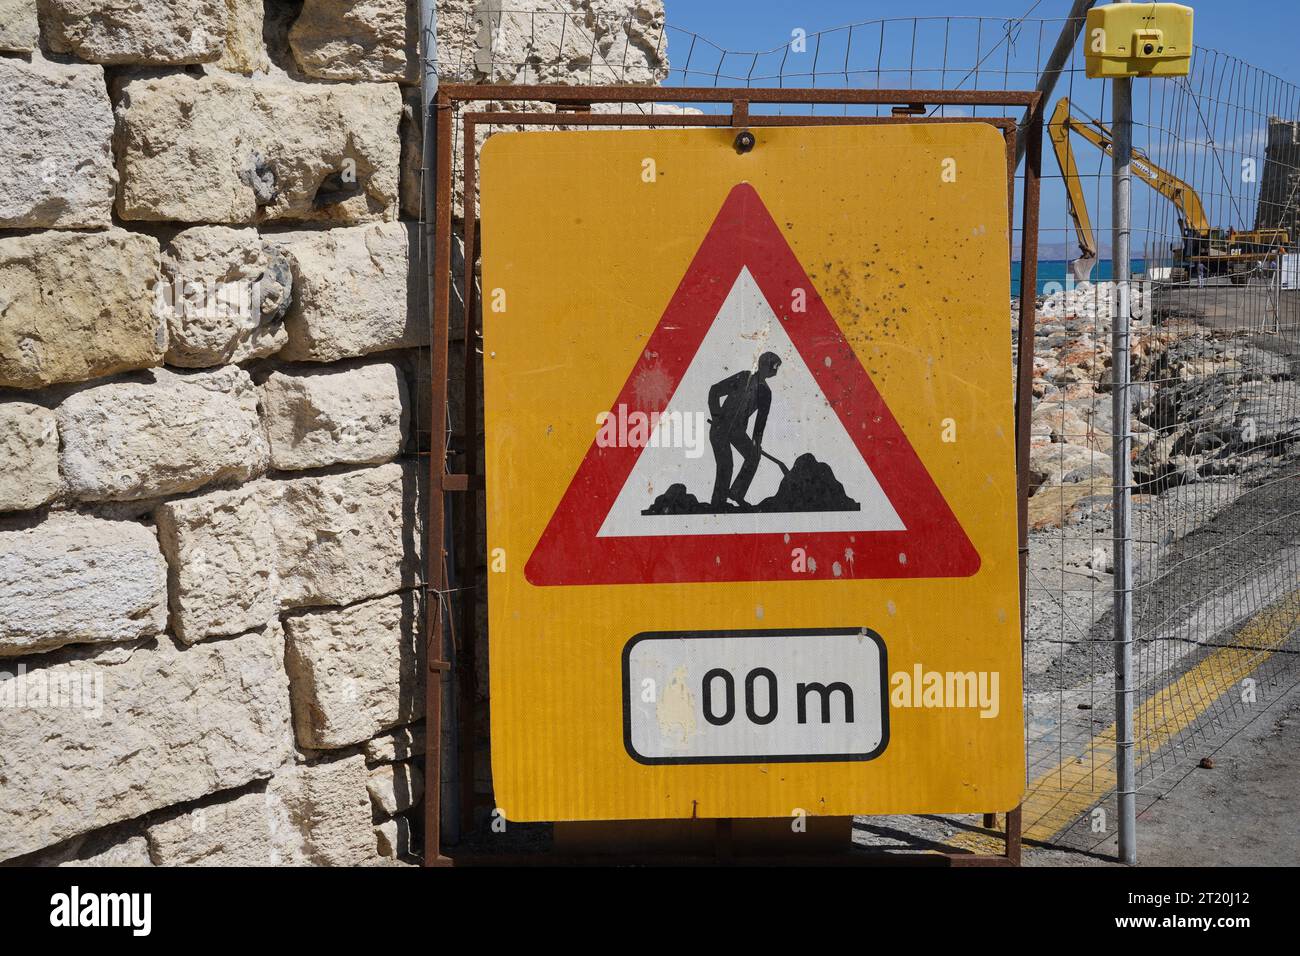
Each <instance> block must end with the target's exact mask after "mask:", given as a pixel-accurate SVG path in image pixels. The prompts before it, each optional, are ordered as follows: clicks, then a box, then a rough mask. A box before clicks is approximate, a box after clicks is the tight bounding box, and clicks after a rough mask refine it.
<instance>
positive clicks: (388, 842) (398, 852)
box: [375, 817, 414, 859]
mask: <svg viewBox="0 0 1300 956" xmlns="http://www.w3.org/2000/svg"><path fill="white" fill-rule="evenodd" d="M375 843H376V845H377V849H378V851H379V855H380V856H382V857H388V858H391V859H395V858H397V857H400V856H406V855H408V854H410V853H412V852H413V848H414V839H413V836H412V833H411V822H410V821H409V820H407V819H406V817H393V818H392V819H391V820H385V821H384V822H383V823H381V824H379V825H378V826H376V827H375Z"/></svg>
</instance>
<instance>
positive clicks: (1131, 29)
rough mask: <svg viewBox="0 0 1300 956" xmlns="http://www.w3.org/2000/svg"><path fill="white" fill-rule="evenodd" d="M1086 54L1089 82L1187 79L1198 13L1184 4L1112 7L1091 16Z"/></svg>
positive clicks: (1116, 4) (1089, 15)
mask: <svg viewBox="0 0 1300 956" xmlns="http://www.w3.org/2000/svg"><path fill="white" fill-rule="evenodd" d="M1084 54H1085V60H1086V63H1087V73H1088V78H1089V79H1099V78H1105V77H1117V76H1186V75H1187V74H1188V72H1189V70H1190V69H1191V63H1192V8H1191V7H1185V6H1183V5H1182V4H1181V3H1112V4H1108V5H1107V6H1104V7H1094V8H1093V9H1091V10H1089V11H1088V24H1087V30H1086V32H1085V34H1084Z"/></svg>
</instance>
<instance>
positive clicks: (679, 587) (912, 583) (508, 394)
mask: <svg viewBox="0 0 1300 956" xmlns="http://www.w3.org/2000/svg"><path fill="white" fill-rule="evenodd" d="M753 136H754V137H755V143H754V145H753V147H752V148H751V149H740V148H737V144H736V142H735V140H736V132H735V131H734V130H703V129H699V130H673V131H632V132H624V131H594V132H557V133H504V134H498V135H496V136H493V137H492V138H491V139H490V140H489V141H488V144H487V145H486V147H485V149H484V151H483V156H482V176H481V182H482V238H483V313H484V314H483V325H484V367H485V373H484V374H485V378H484V388H485V404H486V434H487V482H488V485H487V489H488V548H489V572H490V573H489V579H488V597H489V639H490V668H491V672H490V678H491V695H492V709H491V714H492V761H493V779H494V784H495V789H496V795H497V803H498V806H499V808H500V810H501V811H502V813H503V814H504V815H505V816H506V817H507V818H508V819H511V820H520V821H526V820H600V819H639V818H678V817H693V816H694V817H757V816H786V815H790V814H796V813H799V812H801V811H802V812H806V813H809V814H816V815H820V814H827V815H845V814H852V813H913V812H939V811H952V812H961V811H987V810H992V809H1007V808H1010V807H1012V806H1014V805H1015V804H1016V803H1017V801H1018V800H1019V797H1020V793H1021V791H1022V789H1023V785H1024V756H1023V728H1022V712H1021V660H1020V640H1019V613H1020V608H1019V598H1018V583H1017V559H1016V507H1015V474H1014V448H1013V422H1012V401H1011V374H1010V372H1011V363H1010V355H1009V348H1008V346H1009V341H1010V334H1009V324H1010V322H1009V312H1008V302H1009V297H1010V296H1009V292H1010V290H1009V275H1008V267H1007V250H1008V247H1009V242H1008V239H1009V237H1008V221H1007V193H1006V152H1005V143H1004V140H1003V139H1002V136H1001V134H1000V133H999V132H998V130H996V129H995V128H994V127H992V126H989V125H987V124H982V123H945V124H913V125H878V126H858V127H849V126H844V127H815V128H770V129H759V130H756V131H754V132H753Z"/></svg>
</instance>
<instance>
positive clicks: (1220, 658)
mask: <svg viewBox="0 0 1300 956" xmlns="http://www.w3.org/2000/svg"><path fill="white" fill-rule="evenodd" d="M1297 621H1300V590H1295V591H1292V592H1291V593H1290V594H1288V595H1287V596H1286V597H1284V598H1282V599H1281V600H1279V601H1276V602H1274V603H1273V604H1272V605H1270V606H1269V607H1267V608H1265V609H1264V610H1263V611H1260V612H1259V613H1258V614H1256V615H1255V616H1254V617H1253V618H1251V619H1250V620H1249V621H1248V622H1247V623H1246V624H1245V626H1244V627H1242V629H1241V630H1240V631H1238V632H1237V635H1236V637H1235V638H1234V643H1235V644H1239V645H1242V646H1241V647H1221V648H1218V649H1216V650H1215V651H1214V652H1213V653H1211V654H1209V655H1207V656H1206V658H1205V659H1204V660H1203V661H1201V662H1200V663H1199V664H1197V665H1196V666H1195V667H1193V668H1192V669H1191V670H1189V671H1188V672H1187V673H1186V674H1184V675H1183V676H1182V677H1180V678H1179V679H1178V680H1176V681H1174V682H1173V683H1172V684H1170V685H1168V686H1167V687H1163V688H1161V689H1160V690H1159V691H1157V692H1156V693H1155V694H1152V695H1151V696H1150V697H1148V698H1147V699H1146V700H1145V701H1144V702H1143V703H1142V706H1141V707H1139V708H1138V710H1137V712H1136V713H1135V714H1134V719H1133V725H1134V729H1135V734H1136V740H1135V744H1134V748H1133V749H1134V753H1135V759H1136V761H1137V765H1138V766H1139V767H1141V766H1142V765H1143V764H1144V763H1145V762H1146V761H1148V760H1149V759H1150V758H1151V757H1153V756H1155V754H1156V753H1158V752H1159V751H1160V749H1161V748H1162V747H1164V746H1165V745H1166V744H1168V743H1169V742H1171V741H1172V740H1173V739H1174V738H1175V737H1176V736H1177V735H1178V734H1179V733H1181V732H1182V731H1184V730H1186V729H1187V728H1188V727H1190V726H1191V725H1192V724H1193V723H1195V721H1196V720H1197V719H1198V718H1200V716H1201V715H1202V714H1203V713H1204V712H1205V711H1206V709H1208V708H1209V706H1210V705H1211V704H1213V703H1214V702H1215V701H1216V700H1218V699H1219V698H1220V697H1222V696H1223V695H1224V694H1226V693H1228V692H1229V691H1231V690H1233V689H1234V688H1236V687H1238V686H1239V685H1240V683H1241V681H1242V680H1244V679H1245V678H1247V677H1249V676H1250V675H1251V674H1252V673H1254V671H1255V670H1256V669H1257V668H1259V667H1260V666H1261V665H1262V664H1263V663H1264V662H1265V661H1267V660H1268V659H1269V658H1270V657H1272V656H1273V653H1274V651H1276V650H1277V648H1278V647H1279V646H1281V644H1282V643H1283V642H1284V641H1285V640H1286V639H1287V637H1288V636H1290V634H1291V632H1292V631H1294V630H1295V627H1296V623H1297ZM1115 785H1116V780H1115V725H1114V724H1111V725H1110V726H1109V727H1107V728H1106V729H1105V730H1103V731H1101V732H1100V733H1098V734H1097V735H1096V736H1095V737H1093V738H1092V740H1090V741H1089V742H1088V746H1087V747H1086V748H1084V751H1083V753H1081V754H1080V755H1079V756H1077V757H1069V758H1066V759H1065V760H1064V761H1062V762H1061V763H1060V764H1059V765H1058V766H1056V767H1054V768H1053V769H1051V770H1049V771H1048V772H1047V773H1045V774H1042V775H1041V776H1039V777H1038V778H1037V779H1035V780H1034V781H1033V783H1031V784H1030V785H1029V787H1028V788H1027V789H1026V792H1025V799H1024V802H1023V803H1022V808H1023V815H1022V821H1023V827H1024V829H1023V831H1022V837H1023V839H1025V840H1035V841H1039V842H1046V841H1048V840H1050V839H1051V838H1052V837H1054V836H1055V835H1056V834H1057V833H1059V832H1060V831H1061V830H1063V829H1065V828H1066V827H1067V826H1069V825H1070V824H1071V823H1073V822H1074V821H1075V820H1077V819H1078V818H1079V817H1081V816H1082V815H1083V814H1085V813H1087V812H1088V810H1089V809H1091V808H1092V806H1093V805H1094V804H1095V803H1097V801H1098V800H1100V799H1101V798H1102V797H1103V796H1105V795H1106V794H1107V793H1109V792H1110V791H1111V790H1114V789H1115ZM948 845H949V846H950V847H953V848H954V849H961V850H969V851H971V852H974V853H1000V852H1002V849H1003V841H1002V839H1001V838H1000V837H994V836H989V835H988V834H985V833H960V834H958V835H957V836H955V837H953V838H952V839H951V840H949V841H948Z"/></svg>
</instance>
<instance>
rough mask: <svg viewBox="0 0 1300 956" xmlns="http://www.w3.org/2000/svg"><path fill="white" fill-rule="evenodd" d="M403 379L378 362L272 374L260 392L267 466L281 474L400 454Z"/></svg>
mask: <svg viewBox="0 0 1300 956" xmlns="http://www.w3.org/2000/svg"><path fill="white" fill-rule="evenodd" d="M406 407H407V394H406V378H405V376H404V375H403V374H402V372H401V371H400V370H399V369H398V368H397V366H395V365H393V364H391V363H388V362H382V363H378V364H373V365H362V366H358V367H355V368H346V369H335V368H326V369H318V370H317V369H309V370H306V371H302V372H296V371H295V372H279V371H277V372H273V373H271V376H270V377H269V378H268V379H267V380H266V383H265V384H264V385H263V386H262V415H263V419H264V421H265V422H266V434H267V438H268V439H269V441H270V445H271V464H272V465H273V466H274V467H276V468H279V469H282V470H294V469H302V468H320V467H324V466H326V465H337V464H351V465H362V464H379V463H382V462H385V461H391V460H392V459H393V458H396V457H397V456H398V455H399V454H400V453H401V451H402V445H403V443H404V442H405V440H406V427H407V412H406Z"/></svg>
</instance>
